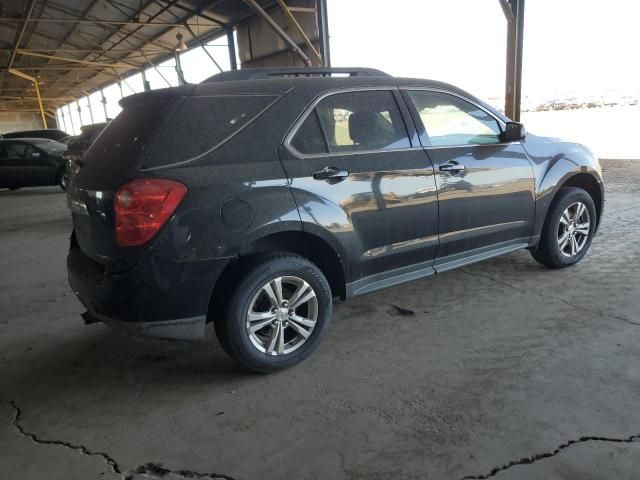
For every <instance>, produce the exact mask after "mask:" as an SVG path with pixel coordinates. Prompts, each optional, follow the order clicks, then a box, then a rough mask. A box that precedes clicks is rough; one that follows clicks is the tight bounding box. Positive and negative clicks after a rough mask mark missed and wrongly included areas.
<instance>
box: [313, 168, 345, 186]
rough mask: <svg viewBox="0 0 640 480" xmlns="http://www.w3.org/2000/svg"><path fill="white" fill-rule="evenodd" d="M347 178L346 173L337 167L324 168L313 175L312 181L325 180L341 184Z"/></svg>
mask: <svg viewBox="0 0 640 480" xmlns="http://www.w3.org/2000/svg"><path fill="white" fill-rule="evenodd" d="M348 176H349V172H348V171H346V170H344V169H342V168H338V167H324V168H323V169H322V170H320V171H319V172H314V173H313V178H314V180H326V181H328V182H330V183H337V182H341V181H342V180H344V179H345V178H347V177H348Z"/></svg>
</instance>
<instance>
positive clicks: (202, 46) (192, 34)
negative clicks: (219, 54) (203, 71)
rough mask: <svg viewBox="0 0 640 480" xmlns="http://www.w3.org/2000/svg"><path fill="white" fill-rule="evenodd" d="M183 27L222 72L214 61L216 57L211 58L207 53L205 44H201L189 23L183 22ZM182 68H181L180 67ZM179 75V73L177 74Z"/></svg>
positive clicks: (220, 68)
mask: <svg viewBox="0 0 640 480" xmlns="http://www.w3.org/2000/svg"><path fill="white" fill-rule="evenodd" d="M184 26H185V28H186V29H187V31H188V32H189V34H190V35H191V36H192V37H193V40H194V41H195V42H196V43H197V44H198V46H199V47H200V48H202V50H204V53H206V54H207V57H209V59H210V60H211V61H212V62H213V64H214V65H215V66H216V67H217V68H218V70H220V71H221V72H222V67H221V66H220V65H219V64H218V62H216V59H215V58H213V55H211V54H210V53H209V50H207V49H206V48H205V46H204V45H203V44H202V42H201V41H200V39H199V38H198V36H197V35H196V34H195V32H194V31H193V30H192V29H191V27H190V26H189V24H188V23H187V22H185V23H184ZM177 58H178V57H177V56H176V67H177V66H178V60H177ZM181 70H182V69H181ZM178 75H180V74H178Z"/></svg>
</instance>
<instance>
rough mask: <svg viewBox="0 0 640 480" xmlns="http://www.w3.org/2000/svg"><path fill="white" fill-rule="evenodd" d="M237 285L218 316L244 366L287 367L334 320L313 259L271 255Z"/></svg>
mask: <svg viewBox="0 0 640 480" xmlns="http://www.w3.org/2000/svg"><path fill="white" fill-rule="evenodd" d="M233 288H234V292H233V294H232V295H231V297H230V299H229V302H228V304H227V308H226V314H225V315H220V316H216V317H215V320H214V322H215V330H216V335H217V337H218V340H219V341H220V343H221V344H222V347H223V348H224V350H225V351H226V352H227V353H228V354H229V355H230V356H231V357H233V358H234V359H235V360H237V361H238V362H239V363H241V364H242V365H243V366H245V367H246V368H248V369H249V370H253V371H256V372H261V373H268V372H274V371H277V370H282V369H284V368H288V367H291V366H293V365H295V364H297V363H300V362H301V361H303V360H304V359H305V358H306V357H308V356H309V355H310V354H311V353H312V352H313V351H314V350H315V349H316V348H317V347H318V345H319V343H320V340H321V338H322V336H323V334H324V332H325V330H326V328H327V326H328V325H329V321H330V320H331V311H332V296H331V289H330V287H329V283H328V282H327V279H326V278H325V276H324V275H323V273H322V271H321V270H320V269H319V268H318V267H317V266H316V265H314V264H313V263H311V262H310V261H309V260H307V259H306V258H303V257H301V256H298V255H293V254H278V255H273V256H269V257H266V258H264V259H261V260H259V261H258V262H256V263H255V264H254V265H253V266H252V267H251V268H249V270H248V271H247V272H246V273H245V274H244V276H242V278H241V279H240V281H239V282H238V284H237V285H235V286H234V287H233ZM215 313H216V312H214V314H215Z"/></svg>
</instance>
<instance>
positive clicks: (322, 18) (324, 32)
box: [317, 0, 331, 67]
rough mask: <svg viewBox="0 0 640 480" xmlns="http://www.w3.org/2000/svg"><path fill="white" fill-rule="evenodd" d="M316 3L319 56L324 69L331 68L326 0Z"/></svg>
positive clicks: (319, 0)
mask: <svg viewBox="0 0 640 480" xmlns="http://www.w3.org/2000/svg"><path fill="white" fill-rule="evenodd" d="M317 1H318V28H319V30H320V55H322V59H323V62H324V66H325V67H330V66H331V53H330V51H329V15H328V14H327V0H317Z"/></svg>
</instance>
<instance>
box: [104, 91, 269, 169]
mask: <svg viewBox="0 0 640 480" xmlns="http://www.w3.org/2000/svg"><path fill="white" fill-rule="evenodd" d="M277 99H278V96H276V95H249V94H247V95H215V96H193V97H189V98H188V99H187V100H186V101H185V102H184V104H183V105H182V107H181V108H180V111H179V112H178V113H177V114H176V115H175V117H174V118H173V120H172V121H171V123H170V124H169V126H168V127H167V129H166V130H165V131H164V133H163V134H162V136H161V137H160V138H159V139H158V143H157V144H156V145H155V147H154V149H153V151H152V153H151V155H150V156H149V158H147V159H146V160H145V165H144V166H145V167H157V166H161V165H168V164H171V163H174V162H179V161H184V160H189V159H192V158H194V157H197V156H201V155H205V154H207V153H208V152H211V151H212V150H213V149H215V148H219V147H220V146H221V145H223V144H224V143H226V142H227V141H228V140H229V138H230V137H231V135H235V134H236V133H238V132H239V131H240V130H241V129H243V128H244V127H245V126H246V125H247V124H248V123H250V122H252V121H253V120H254V119H256V118H257V117H258V116H259V115H260V114H261V112H262V111H263V110H264V109H266V108H267V107H269V105H271V104H273V103H274V102H275V101H276V100H277ZM107 130H108V129H107ZM103 136H104V135H101V136H100V137H98V140H97V142H100V139H102V137H103ZM185 138H186V139H188V142H185V141H184V139H185Z"/></svg>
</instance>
